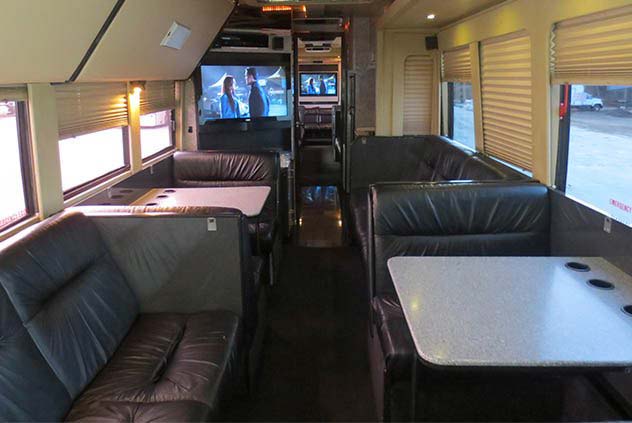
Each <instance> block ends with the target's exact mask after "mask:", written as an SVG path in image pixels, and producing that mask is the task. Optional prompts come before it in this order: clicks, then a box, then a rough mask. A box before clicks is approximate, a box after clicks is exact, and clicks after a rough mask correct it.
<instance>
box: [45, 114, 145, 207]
mask: <svg viewBox="0 0 632 423" xmlns="http://www.w3.org/2000/svg"><path fill="white" fill-rule="evenodd" d="M120 128H121V129H122V132H123V139H122V142H123V161H124V163H125V164H124V165H123V166H122V167H120V168H118V169H114V170H112V171H110V172H108V173H106V174H104V175H101V176H98V177H96V178H94V179H91V180H89V181H86V182H84V183H83V184H80V185H77V186H76V187H72V188H70V189H68V190H65V191H64V192H63V195H64V202H66V201H69V200H72V199H73V198H75V197H77V196H79V195H81V194H83V193H84V192H86V191H88V190H91V189H93V188H95V187H97V186H99V185H101V184H103V183H106V182H108V181H110V180H112V179H114V178H116V177H117V176H120V175H122V174H124V173H126V172H129V171H130V170H131V169H132V164H131V157H130V127H129V125H127V126H122V127H120ZM96 132H99V131H96ZM84 135H87V134H84ZM64 139H65V138H64ZM61 141H62V140H61V139H60V140H58V141H57V142H61Z"/></svg>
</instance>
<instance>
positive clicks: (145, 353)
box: [67, 311, 240, 421]
mask: <svg viewBox="0 0 632 423" xmlns="http://www.w3.org/2000/svg"><path fill="white" fill-rule="evenodd" d="M239 342H240V324H239V318H238V317H237V316H236V315H234V314H232V313H229V312H223V311H212V312H204V313H198V314H193V315H184V314H167V313H161V314H145V315H141V316H140V317H139V318H138V320H137V321H136V322H135V323H134V325H133V327H132V329H131V330H130V333H129V334H128V335H127V336H126V337H125V339H124V340H123V342H122V343H121V345H120V347H119V348H118V350H117V351H116V353H115V354H114V356H113V357H112V360H111V361H110V362H109V363H108V364H107V365H106V366H105V368H104V369H103V370H102V371H101V372H100V373H99V374H98V376H97V377H96V378H95V379H94V380H93V381H92V383H91V384H90V385H89V386H88V388H87V389H86V390H85V391H84V392H83V393H82V394H81V396H80V397H79V398H78V399H77V401H76V402H75V404H74V405H73V407H72V409H71V411H70V413H69V414H68V416H67V420H71V421H72V420H82V419H84V420H94V419H96V420H112V421H153V420H155V419H157V420H177V421H186V420H189V421H190V420H207V419H209V418H210V417H212V416H213V415H214V414H215V413H216V410H217V404H218V401H219V400H220V397H221V394H222V392H223V391H224V390H225V389H226V387H227V386H230V384H231V382H233V381H234V379H235V377H236V375H237V368H238V360H239V358H238V345H239Z"/></svg>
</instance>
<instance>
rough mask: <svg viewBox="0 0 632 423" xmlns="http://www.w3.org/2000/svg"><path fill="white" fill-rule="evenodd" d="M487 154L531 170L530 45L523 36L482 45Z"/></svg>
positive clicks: (513, 36)
mask: <svg viewBox="0 0 632 423" xmlns="http://www.w3.org/2000/svg"><path fill="white" fill-rule="evenodd" d="M481 89H482V102H483V139H484V148H485V152H486V153H487V154H489V155H492V156H495V157H497V158H499V159H501V160H505V161H507V162H509V163H511V164H514V165H516V166H519V167H521V168H523V169H526V170H531V169H532V160H533V151H532V150H533V141H532V126H531V107H532V105H531V43H530V40H529V36H528V35H527V34H526V33H524V32H520V33H516V34H511V35H509V36H505V37H499V38H494V39H491V40H487V41H483V42H482V43H481Z"/></svg>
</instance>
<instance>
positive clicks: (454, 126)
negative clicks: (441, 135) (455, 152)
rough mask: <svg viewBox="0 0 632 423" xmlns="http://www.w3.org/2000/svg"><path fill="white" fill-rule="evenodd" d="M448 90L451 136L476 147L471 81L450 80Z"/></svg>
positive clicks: (473, 147) (471, 146)
mask: <svg viewBox="0 0 632 423" xmlns="http://www.w3.org/2000/svg"><path fill="white" fill-rule="evenodd" d="M448 90H449V93H448V100H449V105H448V107H449V110H448V113H449V114H450V119H449V125H450V126H449V137H450V138H452V139H453V140H455V141H458V142H460V143H461V144H464V145H466V146H468V147H470V148H472V149H476V137H475V133H474V103H473V101H472V84H470V83H469V82H449V83H448Z"/></svg>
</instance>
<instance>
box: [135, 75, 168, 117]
mask: <svg viewBox="0 0 632 423" xmlns="http://www.w3.org/2000/svg"><path fill="white" fill-rule="evenodd" d="M175 107H176V84H175V82H174V81H148V82H146V83H145V89H144V90H143V91H142V92H141V94H140V114H141V115H146V114H148V113H155V112H159V111H162V110H172V109H175Z"/></svg>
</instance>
